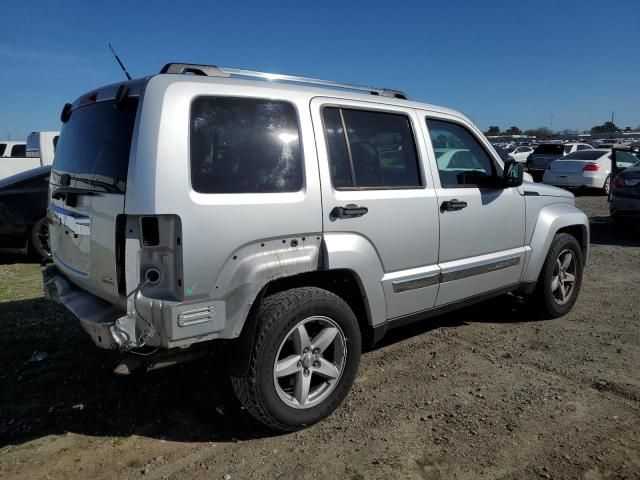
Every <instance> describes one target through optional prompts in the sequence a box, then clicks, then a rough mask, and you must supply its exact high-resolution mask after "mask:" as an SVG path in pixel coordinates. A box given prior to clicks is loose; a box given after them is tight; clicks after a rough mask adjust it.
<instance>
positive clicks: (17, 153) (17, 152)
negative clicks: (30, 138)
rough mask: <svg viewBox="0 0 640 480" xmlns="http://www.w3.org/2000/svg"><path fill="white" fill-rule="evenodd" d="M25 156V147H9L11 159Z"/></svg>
mask: <svg viewBox="0 0 640 480" xmlns="http://www.w3.org/2000/svg"><path fill="white" fill-rule="evenodd" d="M25 155H26V147H25V146H24V145H14V146H13V147H11V156H12V157H24V156H25Z"/></svg>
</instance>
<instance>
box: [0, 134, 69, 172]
mask: <svg viewBox="0 0 640 480" xmlns="http://www.w3.org/2000/svg"><path fill="white" fill-rule="evenodd" d="M59 135H60V132H31V134H30V135H29V136H28V137H27V143H26V147H25V144H24V142H0V149H1V148H2V147H1V145H3V144H5V152H7V153H6V154H3V155H0V180H1V179H3V178H7V177H10V176H12V175H16V174H18V173H20V172H24V171H27V170H31V169H32V168H37V167H43V166H45V165H51V164H52V163H53V156H54V154H55V150H56V144H57V143H58V136H59Z"/></svg>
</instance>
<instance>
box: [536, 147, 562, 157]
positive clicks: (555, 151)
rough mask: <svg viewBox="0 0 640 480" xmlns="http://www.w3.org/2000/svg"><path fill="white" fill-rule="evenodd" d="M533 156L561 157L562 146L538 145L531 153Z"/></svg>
mask: <svg viewBox="0 0 640 480" xmlns="http://www.w3.org/2000/svg"><path fill="white" fill-rule="evenodd" d="M533 153H535V154H543V155H544V154H546V155H562V154H563V153H564V145H559V144H546V145H538V146H537V147H536V149H535V150H534V151H533Z"/></svg>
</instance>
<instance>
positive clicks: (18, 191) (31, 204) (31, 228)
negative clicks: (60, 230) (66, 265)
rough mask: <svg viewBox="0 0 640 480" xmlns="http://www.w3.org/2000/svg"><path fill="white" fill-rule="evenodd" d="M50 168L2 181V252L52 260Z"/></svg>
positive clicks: (0, 213)
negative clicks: (50, 242)
mask: <svg viewBox="0 0 640 480" xmlns="http://www.w3.org/2000/svg"><path fill="white" fill-rule="evenodd" d="M50 172H51V167H48V166H47V167H38V168H35V169H33V170H28V171H26V172H22V173H19V174H17V175H14V176H12V177H8V178H5V179H2V180H0V252H2V253H20V254H27V253H33V254H35V255H38V256H40V257H43V258H46V257H49V256H50V254H51V252H50V249H49V229H48V224H47V201H48V193H49V174H50Z"/></svg>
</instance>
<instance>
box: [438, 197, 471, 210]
mask: <svg viewBox="0 0 640 480" xmlns="http://www.w3.org/2000/svg"><path fill="white" fill-rule="evenodd" d="M466 207H467V202H463V201H461V200H458V199H455V198H454V199H453V200H446V201H444V202H442V203H441V204H440V211H441V212H456V211H458V210H462V209H463V208H466Z"/></svg>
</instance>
